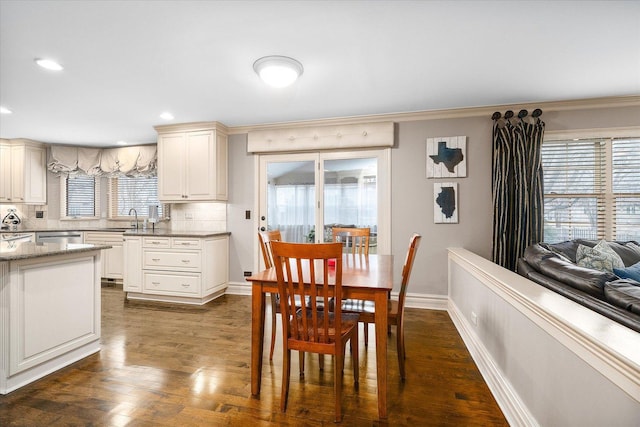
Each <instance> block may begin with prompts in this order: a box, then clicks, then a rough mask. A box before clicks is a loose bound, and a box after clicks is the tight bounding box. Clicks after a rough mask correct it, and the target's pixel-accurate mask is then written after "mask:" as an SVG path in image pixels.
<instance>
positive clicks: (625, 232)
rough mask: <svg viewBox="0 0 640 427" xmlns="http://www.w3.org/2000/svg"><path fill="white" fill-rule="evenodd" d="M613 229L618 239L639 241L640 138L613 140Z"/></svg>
mask: <svg viewBox="0 0 640 427" xmlns="http://www.w3.org/2000/svg"><path fill="white" fill-rule="evenodd" d="M611 157H612V168H611V169H612V191H613V196H612V199H613V204H612V205H613V206H612V215H613V217H614V218H615V220H614V222H613V230H614V234H615V236H616V239H618V240H640V138H627V139H614V140H612V143H611Z"/></svg>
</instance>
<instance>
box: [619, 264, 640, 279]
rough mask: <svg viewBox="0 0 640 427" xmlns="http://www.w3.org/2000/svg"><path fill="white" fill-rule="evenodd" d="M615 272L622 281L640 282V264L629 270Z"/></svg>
mask: <svg viewBox="0 0 640 427" xmlns="http://www.w3.org/2000/svg"><path fill="white" fill-rule="evenodd" d="M613 272H614V273H615V275H616V276H618V277H619V278H621V279H632V280H635V281H636V282H640V262H639V263H637V264H633V265H632V266H631V267H627V268H615V267H614V269H613Z"/></svg>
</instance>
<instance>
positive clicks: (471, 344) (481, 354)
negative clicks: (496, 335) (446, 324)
mask: <svg viewBox="0 0 640 427" xmlns="http://www.w3.org/2000/svg"><path fill="white" fill-rule="evenodd" d="M447 311H448V313H449V317H450V318H451V320H452V321H453V324H454V325H455V327H456V329H457V330H458V333H459V334H460V336H461V337H462V340H463V341H464V344H465V346H466V347H467V350H468V351H469V353H470V354H471V357H472V358H473V360H474V362H476V365H477V366H478V369H479V370H480V373H481V374H482V377H483V378H484V380H485V382H486V383H487V386H488V387H489V390H491V393H492V394H493V397H494V398H495V399H496V402H497V403H498V406H500V409H501V410H502V413H503V414H504V416H505V418H506V419H507V421H508V422H509V425H511V426H537V425H539V424H538V422H537V421H536V419H535V418H534V417H533V415H532V414H531V412H529V410H528V409H527V406H526V405H525V404H524V402H523V401H522V399H520V396H519V395H518V393H517V392H516V391H515V390H514V388H513V387H512V386H511V383H510V382H509V380H508V379H507V378H506V377H505V376H504V375H502V372H501V371H500V369H499V368H498V366H496V364H495V363H494V361H493V358H492V357H491V354H490V353H489V351H488V350H487V348H486V347H485V346H484V345H483V344H482V341H481V340H480V339H479V338H478V336H477V335H476V334H475V333H474V332H473V327H472V325H471V324H469V322H467V321H466V318H465V317H464V316H463V314H462V312H461V311H460V310H459V309H458V307H457V306H456V305H455V303H454V302H453V301H451V300H449V305H448V310H447Z"/></svg>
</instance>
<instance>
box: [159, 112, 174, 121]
mask: <svg viewBox="0 0 640 427" xmlns="http://www.w3.org/2000/svg"><path fill="white" fill-rule="evenodd" d="M160 118H161V119H163V120H173V118H174V117H173V114H171V113H169V112H167V111H165V112H164V113H162V114H160Z"/></svg>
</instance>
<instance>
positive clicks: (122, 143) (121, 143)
mask: <svg viewBox="0 0 640 427" xmlns="http://www.w3.org/2000/svg"><path fill="white" fill-rule="evenodd" d="M116 144H118V145H127V141H118V142H116Z"/></svg>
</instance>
